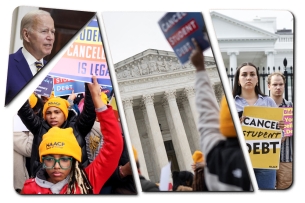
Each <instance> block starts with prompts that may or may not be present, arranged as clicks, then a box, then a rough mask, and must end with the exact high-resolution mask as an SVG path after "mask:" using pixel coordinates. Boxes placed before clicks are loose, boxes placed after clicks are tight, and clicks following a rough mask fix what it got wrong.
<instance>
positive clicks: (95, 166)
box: [21, 106, 123, 194]
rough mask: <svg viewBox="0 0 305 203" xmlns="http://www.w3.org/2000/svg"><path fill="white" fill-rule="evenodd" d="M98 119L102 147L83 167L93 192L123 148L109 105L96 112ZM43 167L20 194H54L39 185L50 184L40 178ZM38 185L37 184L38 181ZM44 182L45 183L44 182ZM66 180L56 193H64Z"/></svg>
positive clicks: (26, 183) (109, 170)
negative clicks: (102, 141)
mask: <svg viewBox="0 0 305 203" xmlns="http://www.w3.org/2000/svg"><path fill="white" fill-rule="evenodd" d="M97 116H98V118H99V120H100V125H101V129H102V133H103V139H104V143H103V147H102V148H101V150H100V152H99V153H98V155H97V157H96V158H95V159H94V160H93V162H91V163H90V164H89V165H88V166H87V167H86V168H85V169H84V171H85V173H86V175H87V177H88V180H89V182H90V184H91V186H92V188H93V194H99V192H100V190H101V188H102V187H103V185H104V184H105V182H106V181H107V180H108V179H109V177H110V176H111V175H112V173H113V172H114V170H115V169H116V167H117V166H118V162H119V159H120V156H121V153H122V150H123V139H122V134H121V130H120V127H119V126H118V122H117V121H116V118H115V116H114V112H113V110H112V107H111V106H108V109H107V110H105V111H102V112H97ZM44 170H45V169H40V171H39V173H37V175H38V177H36V178H31V179H29V180H27V181H26V182H25V184H24V187H23V189H22V191H21V194H54V192H52V190H51V189H50V187H47V186H46V187H43V186H40V185H44V184H45V185H49V186H50V185H52V184H51V183H50V182H48V181H47V180H46V177H44V178H45V180H42V175H41V174H45V172H44ZM37 182H39V183H40V185H38V183H37ZM45 182H46V183H45ZM67 188H68V182H66V184H64V185H62V186H61V187H60V188H59V192H58V194H66V192H67ZM75 194H80V189H79V187H78V186H77V187H76V192H75Z"/></svg>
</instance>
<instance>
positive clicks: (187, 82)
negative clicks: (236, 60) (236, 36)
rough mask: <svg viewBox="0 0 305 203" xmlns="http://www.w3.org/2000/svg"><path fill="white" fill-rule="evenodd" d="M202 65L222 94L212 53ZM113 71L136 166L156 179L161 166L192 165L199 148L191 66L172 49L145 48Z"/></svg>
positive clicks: (219, 94) (181, 166)
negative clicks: (137, 163)
mask: <svg viewBox="0 0 305 203" xmlns="http://www.w3.org/2000/svg"><path fill="white" fill-rule="evenodd" d="M205 65H206V68H207V71H208V73H209V76H210V78H211V82H212V85H213V87H214V90H215V94H216V97H217V100H218V101H220V99H221V96H222V94H223V89H222V85H221V82H220V78H219V74H218V71H217V68H216V64H215V61H214V58H213V57H205ZM115 72H116V77H117V81H118V85H119V90H120V95H121V99H122V103H123V108H124V113H125V116H126V121H127V126H128V131H129V136H130V140H131V143H132V145H133V146H134V147H135V148H136V149H137V151H138V157H139V163H140V170H141V172H142V174H143V175H144V176H145V177H147V178H148V179H150V180H152V181H154V182H159V180H160V172H161V168H162V167H163V166H165V165H166V164H167V163H168V162H169V161H171V163H172V164H171V165H172V170H191V163H192V154H193V152H194V151H195V150H200V148H199V135H198V132H197V120H198V118H197V116H198V115H197V111H196V107H195V89H194V84H195V68H194V67H193V66H192V65H191V64H190V63H187V64H185V65H181V64H180V63H179V61H178V59H177V57H176V56H175V54H174V52H167V51H160V50H153V49H148V50H146V51H143V52H142V53H139V54H137V55H135V56H132V57H130V58H128V59H126V60H124V61H121V62H119V63H117V64H115Z"/></svg>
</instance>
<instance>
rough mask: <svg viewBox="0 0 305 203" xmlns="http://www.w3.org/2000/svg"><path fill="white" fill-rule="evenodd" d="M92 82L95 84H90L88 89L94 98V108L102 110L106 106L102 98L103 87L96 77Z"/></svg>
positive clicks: (93, 77)
mask: <svg viewBox="0 0 305 203" xmlns="http://www.w3.org/2000/svg"><path fill="white" fill-rule="evenodd" d="M92 81H93V83H91V84H90V83H89V84H88V88H89V91H90V93H91V96H92V100H93V103H94V107H95V108H96V109H99V108H102V107H104V106H105V104H104V102H103V101H102V98H101V87H100V85H99V84H98V82H97V78H96V76H92Z"/></svg>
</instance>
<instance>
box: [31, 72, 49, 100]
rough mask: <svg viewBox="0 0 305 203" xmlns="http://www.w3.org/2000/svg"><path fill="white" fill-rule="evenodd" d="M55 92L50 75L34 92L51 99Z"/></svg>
mask: <svg viewBox="0 0 305 203" xmlns="http://www.w3.org/2000/svg"><path fill="white" fill-rule="evenodd" d="M52 90H53V78H52V77H51V76H49V75H47V77H45V79H44V80H43V81H42V82H41V83H40V85H39V86H38V87H37V88H36V90H35V91H34V92H35V93H36V94H38V95H40V96H44V97H50V95H51V92H52Z"/></svg>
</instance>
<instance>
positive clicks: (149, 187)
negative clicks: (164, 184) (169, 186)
mask: <svg viewBox="0 0 305 203" xmlns="http://www.w3.org/2000/svg"><path fill="white" fill-rule="evenodd" d="M132 151H133V155H134V158H135V161H136V165H137V170H138V174H139V178H140V183H141V187H142V191H143V192H160V190H159V186H158V185H157V184H156V183H154V182H151V181H150V180H147V179H146V178H145V177H144V176H142V174H141V170H140V163H139V158H138V152H137V150H136V148H134V147H132Z"/></svg>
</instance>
